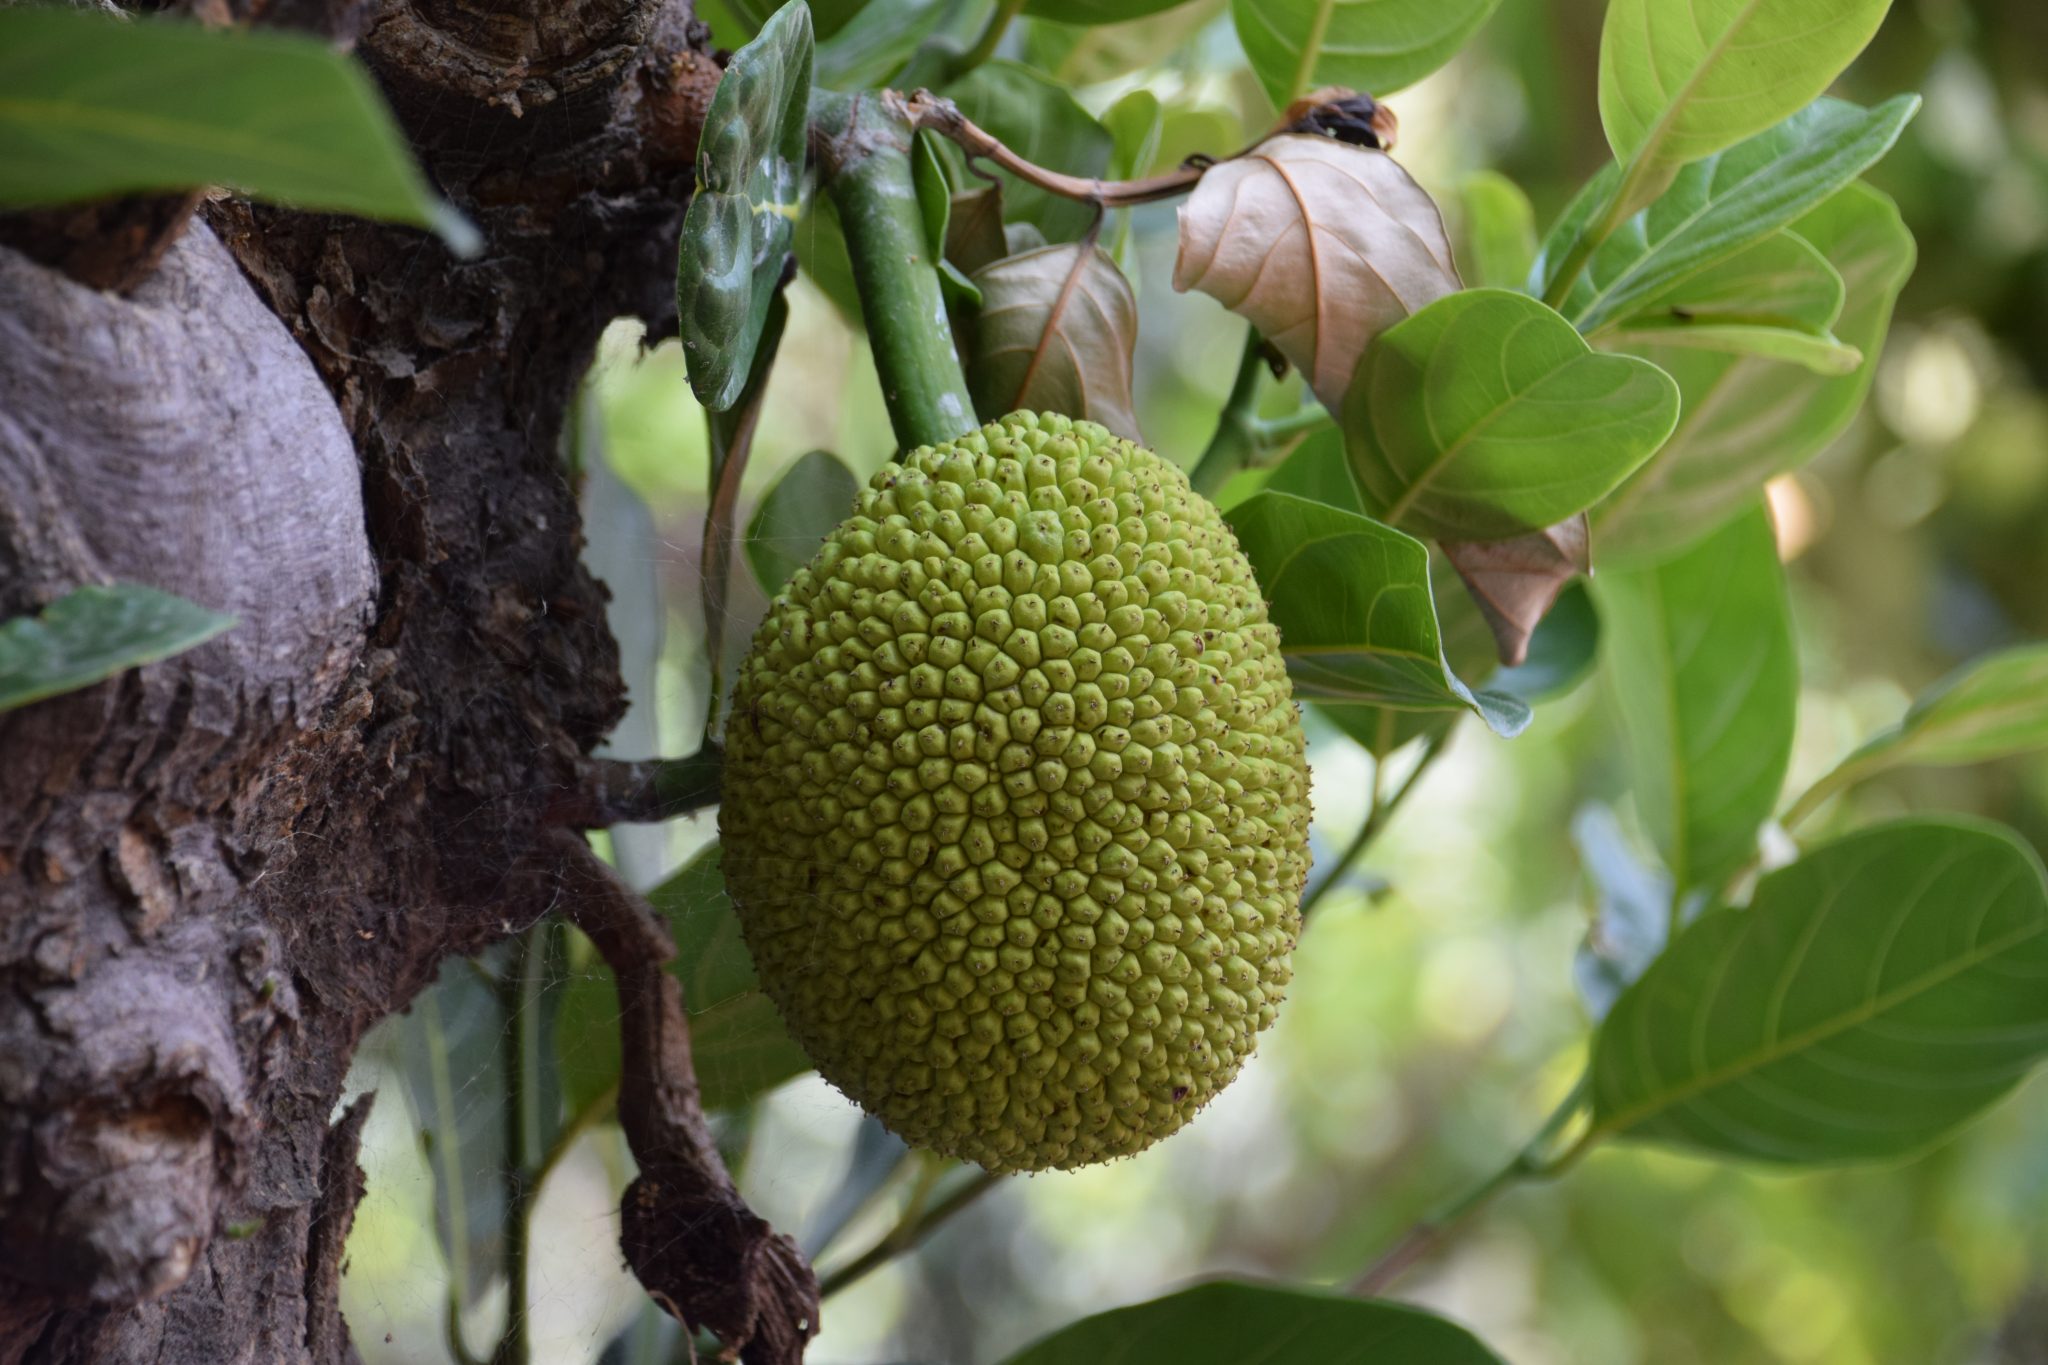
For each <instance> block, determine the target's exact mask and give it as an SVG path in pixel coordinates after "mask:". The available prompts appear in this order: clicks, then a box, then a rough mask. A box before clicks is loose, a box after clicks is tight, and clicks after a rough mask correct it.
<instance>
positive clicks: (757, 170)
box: [676, 0, 811, 412]
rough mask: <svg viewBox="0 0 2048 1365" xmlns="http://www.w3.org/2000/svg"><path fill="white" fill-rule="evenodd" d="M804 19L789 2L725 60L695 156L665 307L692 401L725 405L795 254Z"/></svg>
mask: <svg viewBox="0 0 2048 1365" xmlns="http://www.w3.org/2000/svg"><path fill="white" fill-rule="evenodd" d="M810 95H811V19H810V11H809V10H807V9H806V8H805V7H804V5H803V0H790V3H789V4H786V5H784V6H783V7H782V8H781V9H779V10H777V11H776V12H775V15H774V17H773V18H771V19H770V20H769V21H768V22H767V23H766V24H765V25H763V26H762V28H761V32H760V34H759V35H758V36H757V37H756V38H755V39H754V40H753V41H752V42H750V43H748V44H747V45H746V46H745V47H743V48H741V49H740V50H739V51H738V52H736V53H734V54H733V58H732V61H731V63H730V64H728V65H727V67H726V70H725V75H724V77H723V78H721V79H720V80H719V82H718V91H717V93H716V94H714V95H713V96H712V98H711V108H710V110H709V111H708V112H707V113H706V114H705V116H704V136H703V140H702V141H701V142H700V143H699V144H698V148H697V193H696V194H695V196H694V197H692V198H691V200H690V207H689V211H688V213H687V214H686V215H685V216H684V219H683V233H682V240H681V243H680V246H679V250H678V255H677V264H676V306H677V309H678V314H679V317H680V319H681V327H682V341H683V358H684V362H685V364H686V365H687V366H688V368H689V372H690V388H691V389H692V390H693V391H694V392H695V393H696V395H697V401H698V402H700V403H702V404H703V405H704V406H705V407H707V408H709V409H711V410H712V411H714V412H718V411H723V410H724V409H726V408H729V407H731V406H732V405H733V404H734V403H737V402H738V401H739V398H740V393H741V391H742V390H743V389H744V388H745V387H746V383H747V374H748V371H749V370H750V369H751V368H752V366H753V363H754V352H755V350H756V348H758V347H759V345H760V344H761V335H762V332H763V331H764V329H765V328H766V326H767V321H768V305H769V301H770V300H771V299H773V298H774V296H775V293H776V291H777V289H778V288H780V287H781V284H782V276H783V271H784V270H785V269H786V268H787V262H788V260H789V256H790V253H791V251H792V250H794V247H795V238H796V221H797V215H798V213H799V211H800V209H801V207H802V202H801V201H802V197H803V169H804V151H805V145H804V143H805V137H806V132H807V129H808V126H809V125H808V123H807V121H806V111H807V109H808V107H809V102H810Z"/></svg>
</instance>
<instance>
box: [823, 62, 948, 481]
mask: <svg viewBox="0 0 2048 1365" xmlns="http://www.w3.org/2000/svg"><path fill="white" fill-rule="evenodd" d="M813 115H814V123H813V137H814V139H815V142H814V145H816V146H817V147H818V148H819V156H818V161H819V166H820V169H821V172H822V174H823V175H824V177H825V179H826V183H827V187H828V188H829V190H830V191H831V194H832V203H833V206H834V207H835V208H837V209H838V211H839V222H840V226H841V228H842V229H843V230H844V231H845V233H846V250H847V255H848V256H849V257H850V258H851V259H852V262H853V282H854V286H855V288H856V289H857V290H858V291H859V293H860V306H861V314H862V316H863V317H864V318H865V319H866V321H867V329H868V340H869V342H870V344H871V345H872V346H873V348H874V355H875V369H876V371H877V372H878V373H879V375H880V377H881V381H882V400H883V402H884V403H886V404H887V405H888V409H889V424H890V426H891V427H893V428H894V429H895V432H896V441H897V444H898V445H899V446H901V447H902V448H903V449H905V450H910V449H913V448H915V447H917V446H921V445H933V444H936V443H938V442H940V441H950V440H952V439H953V438H954V437H956V436H958V435H960V434H961V433H963V432H966V431H971V430H973V428H974V426H975V425H976V418H975V415H974V400H973V399H972V398H971V397H970V396H969V395H968V392H967V376H966V374H965V372H964V371H963V370H962V369H961V368H960V357H959V354H958V352H957V351H955V349H954V346H953V329H952V326H951V325H950V324H949V323H948V322H947V321H946V304H945V298H944V296H943V295H941V294H940V292H939V271H938V263H937V262H936V261H935V260H934V259H933V257H932V251H931V247H930V246H929V244H928V243H927V242H926V241H925V226H924V216H923V214H922V213H921V212H920V211H919V209H918V203H917V190H916V187H915V186H914V185H913V184H912V183H911V178H910V136H911V134H910V128H909V126H908V125H907V124H905V123H904V122H903V121H902V120H901V119H899V118H897V117H895V116H894V115H892V114H890V113H889V112H888V111H887V110H886V109H885V108H884V107H883V104H882V101H881V100H879V99H877V98H875V97H874V96H872V95H828V96H821V97H819V99H818V100H817V101H816V103H815V105H814V106H813Z"/></svg>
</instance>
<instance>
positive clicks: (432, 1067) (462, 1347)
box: [420, 959, 497, 1365]
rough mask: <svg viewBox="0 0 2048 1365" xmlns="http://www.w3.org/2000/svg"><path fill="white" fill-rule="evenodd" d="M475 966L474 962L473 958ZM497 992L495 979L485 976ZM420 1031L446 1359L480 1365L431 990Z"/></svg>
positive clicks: (447, 1078)
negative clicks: (430, 1108)
mask: <svg viewBox="0 0 2048 1365" xmlns="http://www.w3.org/2000/svg"><path fill="white" fill-rule="evenodd" d="M471 961H474V959H471ZM484 975H485V978H486V980H487V981H488V982H489V983H490V985H491V986H492V988H493V989H495V988H496V986H497V978H496V977H492V976H490V975H489V974H488V973H484ZM420 1027H421V1028H423V1029H424V1030H425V1031H426V1040H427V1071H428V1074H429V1076H430V1077H431V1078H432V1083H433V1089H434V1167H435V1171H434V1178H435V1180H436V1181H437V1182H438V1183H439V1185H440V1188H441V1191H442V1196H443V1197H444V1198H445V1199H446V1200H447V1201H448V1302H447V1305H446V1311H445V1312H444V1314H443V1319H442V1332H443V1334H444V1335H445V1336H446V1337H447V1340H448V1354H449V1356H450V1357H452V1358H453V1359H454V1361H455V1362H456V1365H476V1357H475V1356H473V1355H471V1354H470V1353H469V1344H468V1343H467V1342H465V1341H464V1340H463V1339H462V1309H463V1292H464V1285H465V1282H466V1281H467V1279H468V1276H469V1207H468V1203H467V1201H466V1200H465V1199H464V1198H463V1187H462V1172H461V1171H460V1170H459V1169H457V1167H456V1164H455V1163H456V1161H457V1160H458V1158H459V1152H458V1150H457V1143H456V1142H455V1086H454V1083H453V1078H452V1076H451V1075H450V1073H449V1069H448V1037H447V1035H446V1034H445V1033H443V1032H442V1031H441V1002H440V997H439V996H437V995H436V994H435V993H434V992H433V991H427V992H425V993H424V994H422V995H421V996H420Z"/></svg>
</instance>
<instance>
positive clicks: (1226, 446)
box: [1188, 327, 1266, 498]
mask: <svg viewBox="0 0 2048 1365" xmlns="http://www.w3.org/2000/svg"><path fill="white" fill-rule="evenodd" d="M1265 369H1266V356H1265V350H1264V346H1263V341H1262V338H1261V337H1260V336H1259V331H1258V328H1256V327H1254V328H1252V329H1251V330H1250V331H1248V332H1246V333H1245V338H1244V354H1243V355H1241V356H1239V357H1238V361H1237V377H1236V378H1235V379H1233V380H1231V382H1230V396H1229V397H1228V398H1226V399H1224V400H1223V411H1222V412H1220V413H1218V414H1217V415H1216V434H1215V435H1213V436H1211V437H1210V438H1209V445H1208V448H1207V449H1206V450H1204V451H1203V452H1202V457H1201V458H1200V459H1199V460H1196V461H1195V467H1194V469H1193V470H1192V471H1191V472H1190V473H1189V474H1188V481H1189V482H1190V483H1192V484H1194V486H1195V491H1196V492H1197V493H1200V494H1201V495H1202V496H1203V497H1205V498H1207V497H1214V496H1215V495H1216V491H1217V490H1218V489H1220V488H1222V487H1223V485H1224V484H1226V483H1228V482H1230V476H1231V475H1232V474H1235V473H1236V472H1237V471H1238V470H1240V469H1243V468H1244V467H1245V466H1246V465H1248V464H1250V463H1251V457H1252V454H1253V452H1254V451H1256V450H1257V449H1258V435H1257V432H1258V420H1259V418H1258V406H1259V382H1260V379H1261V378H1262V377H1263V375H1264V373H1265Z"/></svg>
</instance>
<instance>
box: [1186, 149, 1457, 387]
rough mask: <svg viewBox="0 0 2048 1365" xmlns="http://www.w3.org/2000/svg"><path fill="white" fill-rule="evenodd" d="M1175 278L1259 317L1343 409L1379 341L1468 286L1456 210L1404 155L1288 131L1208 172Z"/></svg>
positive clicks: (1194, 201)
mask: <svg viewBox="0 0 2048 1365" xmlns="http://www.w3.org/2000/svg"><path fill="white" fill-rule="evenodd" d="M1173 287H1174V288H1175V289H1179V290H1183V291H1185V290H1188V289H1199V290H1201V291H1202V292H1203V293H1204V294H1207V295H1209V296H1210V297H1211V298H1214V299H1216V300H1217V301H1218V302H1220V303H1221V304H1222V305H1223V306H1224V307H1226V308H1228V309H1230V310H1231V311H1232V312H1233V313H1237V314H1239V315H1241V316H1243V317H1245V318H1247V319H1249V320H1250V322H1251V324H1252V325H1253V326H1254V327H1256V328H1258V329H1259V330H1260V331H1261V332H1263V333H1265V334H1266V336H1267V337H1269V338H1271V340H1272V341H1273V344H1274V345H1276V346H1278V347H1279V348H1280V350H1281V352H1282V354H1284V355H1285V356H1286V357H1287V358H1288V359H1289V360H1290V361H1292V362H1293V363H1294V366H1295V368H1297V369H1299V370H1300V371H1301V372H1302V374H1303V375H1304V376H1305V377H1306V378H1307V379H1308V382H1309V386H1310V387H1311V388H1312V389H1314V391H1315V394H1316V397H1318V398H1320V399H1322V400H1323V403H1324V405H1325V406H1326V407H1328V408H1330V410H1331V411H1333V412H1334V411H1336V410H1338V408H1339V407H1340V406H1341V405H1342V403H1343V400H1344V391H1345V390H1346V389H1347V388H1348V387H1350V384H1351V374H1352V371H1354V370H1356V369H1357V368H1358V362H1359V360H1360V359H1361V358H1362V357H1363V356H1364V355H1365V348H1366V347H1367V345H1369V344H1370V343H1371V341H1372V339H1373V338H1374V337H1375V336H1378V335H1379V334H1380V333H1381V332H1383V331H1385V330H1386V329H1387V328H1389V327H1391V326H1393V325H1394V324H1395V323H1397V322H1399V321H1400V320H1401V319H1403V318H1405V317H1407V316H1408V315H1409V314H1410V313H1412V312H1414V311H1415V310H1416V309H1418V308H1421V307H1422V306H1423V305H1424V304H1427V303H1430V302H1433V301H1434V300H1436V299H1439V298H1441V297H1443V296H1444V295H1446V294H1449V293H1452V292H1453V291H1455V290H1456V289H1457V288H1458V287H1459V282H1458V272H1457V268H1456V267H1455V266H1454V265H1453V264H1452V263H1451V243H1450V238H1449V237H1448V236H1447V235H1446V234H1445V232H1444V220H1443V215H1442V214H1440V213H1438V212H1437V207H1436V203H1435V201H1434V200H1432V199H1431V198H1430V197H1429V195H1427V194H1426V193H1424V192H1423V189H1422V187H1421V186H1420V185H1417V184H1416V183H1415V181H1414V180H1412V179H1411V178H1409V175H1408V172H1406V171H1404V170H1402V169H1401V166H1400V164H1399V163H1398V162H1396V161H1395V160H1394V159H1393V158H1392V157H1389V156H1388V155H1387V154H1386V153H1384V152H1376V151H1372V150H1370V149H1368V148H1364V147H1354V146H1350V145H1348V144H1346V143H1343V142H1339V141H1337V140H1336V139H1334V138H1328V137H1315V136H1310V135H1307V134H1301V133H1288V134H1282V135H1281V136H1279V137H1272V138H1268V139H1266V141H1264V142H1262V143H1260V144H1259V145H1258V146H1257V147H1255V148H1254V149H1252V150H1251V151H1250V152H1247V153H1245V154H1244V155H1243V156H1240V157H1235V158H1233V159H1231V160H1229V161H1224V162H1220V163H1218V164H1217V165H1216V166H1214V167H1212V168H1210V170H1209V172H1208V174H1206V175H1204V176H1203V177H1202V180H1201V183H1200V184H1199V185H1198V186H1196V188H1195V192H1194V193H1193V194H1192V195H1190V196H1189V198H1188V202H1187V203H1186V204H1185V205H1184V206H1183V207H1182V208H1181V210H1180V254H1179V256H1178V258H1177V259H1176V260H1175V261H1174V266H1173Z"/></svg>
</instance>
